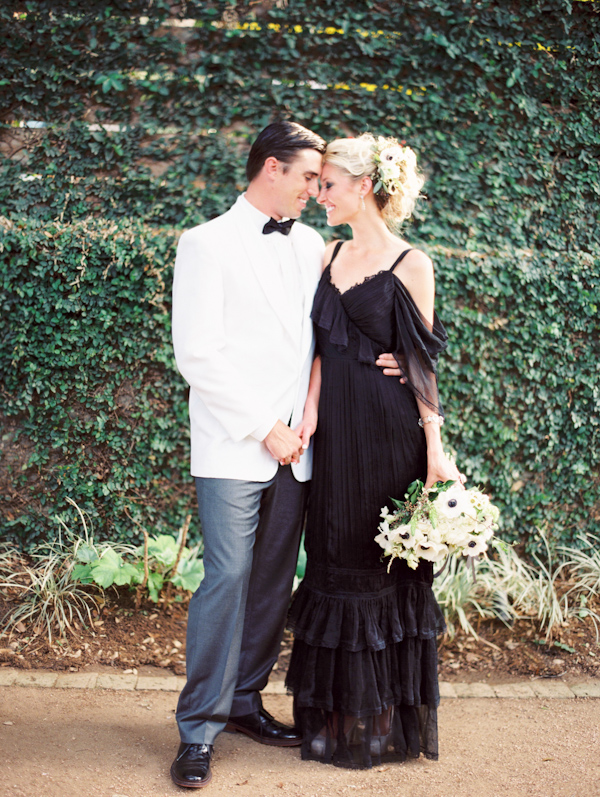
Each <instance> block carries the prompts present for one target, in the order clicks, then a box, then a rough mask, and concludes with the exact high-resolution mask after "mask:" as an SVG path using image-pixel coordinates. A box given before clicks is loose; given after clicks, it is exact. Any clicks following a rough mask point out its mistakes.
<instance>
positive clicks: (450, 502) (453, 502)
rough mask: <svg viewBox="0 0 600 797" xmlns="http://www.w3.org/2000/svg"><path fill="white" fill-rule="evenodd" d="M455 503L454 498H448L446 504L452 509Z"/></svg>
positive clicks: (456, 502)
mask: <svg viewBox="0 0 600 797" xmlns="http://www.w3.org/2000/svg"><path fill="white" fill-rule="evenodd" d="M457 504H458V501H457V500H456V498H450V500H449V501H448V506H449V507H450V508H451V509H454V507H455V506H456V505H457Z"/></svg>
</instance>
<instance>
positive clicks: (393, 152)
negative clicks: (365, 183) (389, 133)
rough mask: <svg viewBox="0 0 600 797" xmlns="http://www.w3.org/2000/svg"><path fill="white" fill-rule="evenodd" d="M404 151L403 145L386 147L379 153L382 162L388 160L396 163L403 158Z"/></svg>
mask: <svg viewBox="0 0 600 797" xmlns="http://www.w3.org/2000/svg"><path fill="white" fill-rule="evenodd" d="M403 153H404V150H403V149H402V147H386V148H385V149H382V150H381V152H380V153H379V157H380V159H381V162H382V163H384V162H386V161H387V162H390V163H395V162H397V161H399V160H401V159H402V155H403Z"/></svg>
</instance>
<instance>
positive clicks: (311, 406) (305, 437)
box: [294, 356, 321, 451]
mask: <svg viewBox="0 0 600 797" xmlns="http://www.w3.org/2000/svg"><path fill="white" fill-rule="evenodd" d="M320 395H321V358H320V357H319V356H317V357H315V359H314V362H313V364H312V370H311V372H310V383H309V386H308V395H307V396H306V402H305V404H304V415H303V416H302V420H301V422H300V424H299V426H297V427H296V429H295V430H294V431H295V432H296V434H297V435H298V437H300V438H301V439H302V450H303V451H306V449H307V448H308V444H309V443H310V438H311V437H312V436H313V434H314V433H315V430H316V428H317V422H318V420H319V396H320Z"/></svg>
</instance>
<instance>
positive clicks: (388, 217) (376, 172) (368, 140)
mask: <svg viewBox="0 0 600 797" xmlns="http://www.w3.org/2000/svg"><path fill="white" fill-rule="evenodd" d="M388 152H389V153H391V154H393V161H394V164H396V165H397V167H398V168H397V169H395V170H394V172H393V174H394V178H393V179H392V180H390V179H389V176H388V175H389V172H384V171H382V169H385V168H386V165H385V164H384V165H383V167H382V166H380V158H379V156H380V155H381V153H384V156H385V154H386V153H388ZM324 163H330V164H331V165H332V166H336V167H337V168H338V169H342V170H343V171H344V172H346V173H347V174H348V175H349V176H350V177H352V179H354V180H361V179H362V178H363V177H370V178H371V180H372V181H373V195H374V197H375V202H376V204H377V207H378V208H379V210H380V211H381V214H382V216H383V218H384V220H385V222H386V223H387V224H388V225H389V226H394V225H400V224H402V222H403V221H405V220H406V219H408V218H410V216H411V215H412V212H413V209H414V206H415V203H416V201H417V199H418V197H419V195H420V192H421V188H422V187H423V184H424V182H425V180H424V179H423V178H422V177H421V175H420V173H419V172H418V170H417V157H416V155H415V153H414V152H413V151H412V149H410V147H402V146H401V145H400V144H399V143H398V141H397V140H396V139H395V138H391V137H390V138H384V137H382V136H379V137H378V138H375V136H373V135H371V133H363V134H362V135H361V136H359V137H358V138H338V139H336V140H335V141H332V142H331V143H330V144H328V145H327V149H326V151H325V157H324ZM391 168H394V167H393V166H392V167H391ZM396 174H397V177H396V176H395V175H396ZM382 176H383V177H384V179H383V180H382ZM386 178H387V179H386ZM378 184H379V186H380V187H379V189H378V190H377V192H375V188H377V186H378Z"/></svg>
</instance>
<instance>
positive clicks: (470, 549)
mask: <svg viewBox="0 0 600 797" xmlns="http://www.w3.org/2000/svg"><path fill="white" fill-rule="evenodd" d="M487 548H488V547H487V544H486V541H485V540H484V539H483V536H482V535H480V534H471V535H470V539H469V541H468V542H467V544H466V546H465V547H464V548H463V551H462V553H463V556H479V555H480V554H482V553H485V552H486V551H487Z"/></svg>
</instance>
